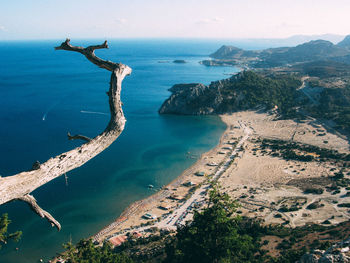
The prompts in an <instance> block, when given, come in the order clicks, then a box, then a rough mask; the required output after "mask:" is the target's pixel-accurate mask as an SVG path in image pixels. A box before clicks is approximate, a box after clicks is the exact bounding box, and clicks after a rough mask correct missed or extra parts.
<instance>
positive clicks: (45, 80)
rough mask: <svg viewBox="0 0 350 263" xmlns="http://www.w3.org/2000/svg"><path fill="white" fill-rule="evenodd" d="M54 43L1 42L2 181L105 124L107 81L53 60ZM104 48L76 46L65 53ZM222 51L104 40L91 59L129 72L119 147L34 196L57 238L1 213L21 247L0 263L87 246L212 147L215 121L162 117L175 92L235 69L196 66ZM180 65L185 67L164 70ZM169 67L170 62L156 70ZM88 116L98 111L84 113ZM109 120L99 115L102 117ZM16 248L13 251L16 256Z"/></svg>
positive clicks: (189, 43)
mask: <svg viewBox="0 0 350 263" xmlns="http://www.w3.org/2000/svg"><path fill="white" fill-rule="evenodd" d="M60 42H61V41H41V42H0V175H1V176H9V175H12V174H15V173H17V172H20V171H23V170H27V169H30V168H31V166H32V164H33V162H34V161H36V160H39V161H40V162H44V161H45V160H47V159H48V158H50V157H51V156H54V155H57V154H59V153H61V152H64V151H67V150H69V149H72V148H74V147H75V146H76V145H77V144H78V142H71V141H68V140H67V137H66V134H67V132H68V131H69V132H71V133H72V134H76V133H79V134H84V135H87V136H90V137H94V136H95V135H97V134H98V133H100V132H101V131H102V130H103V129H104V128H105V126H106V124H107V123H108V121H109V116H108V115H106V114H108V102H107V99H108V97H107V96H106V94H105V91H107V90H108V83H109V78H110V74H109V72H108V71H106V70H103V69H99V68H97V67H96V66H95V65H93V64H91V63H90V62H88V61H87V60H86V58H84V57H83V56H82V55H81V54H78V53H75V52H67V51H54V49H53V47H54V46H57V45H59V44H60ZM100 42H101V43H102V41H101V40H96V41H92V40H90V41H77V42H75V43H74V41H73V42H72V44H79V45H87V44H90V43H91V44H96V43H100ZM222 44H223V43H220V42H215V41H203V40H202V41H195V40H186V41H185V40H121V41H117V40H114V41H110V43H109V45H110V49H108V50H98V51H97V52H96V54H97V55H98V56H100V57H103V58H105V59H109V60H112V61H115V62H122V63H124V64H127V65H129V66H130V67H131V68H132V69H133V72H132V75H131V76H128V77H126V79H125V80H124V82H123V90H122V100H123V103H124V112H125V116H126V118H127V123H126V128H125V130H124V132H123V133H122V135H121V136H120V137H119V138H118V139H117V141H116V142H115V143H114V144H113V145H112V146H111V147H110V148H108V149H107V150H106V151H104V152H103V153H101V154H100V155H99V156H97V157H96V158H94V159H93V160H91V161H89V162H88V163H87V164H85V165H84V166H83V167H81V168H79V169H76V170H74V171H72V172H70V173H68V177H69V179H68V182H69V185H68V186H66V185H65V180H64V178H63V177H60V178H57V179H56V180H54V181H52V182H50V183H48V184H46V185H45V186H43V187H41V188H39V189H37V190H36V191H35V192H34V193H33V195H34V196H35V197H36V199H37V200H38V203H39V205H40V206H41V207H43V208H44V209H46V210H48V211H49V212H50V213H52V214H53V216H54V217H55V218H56V219H58V220H59V221H60V222H61V224H62V230H61V231H60V232H57V230H56V229H54V228H51V227H50V225H49V223H48V222H47V221H46V220H44V219H41V218H40V217H39V216H37V215H36V214H34V213H33V212H32V211H30V209H29V207H27V205H26V204H24V203H21V202H19V201H16V202H12V203H9V204H5V205H3V206H1V207H0V214H2V213H5V212H7V213H9V216H10V218H11V219H12V221H13V222H12V224H11V226H10V231H11V230H17V229H20V230H22V231H23V237H22V240H21V241H20V242H19V243H10V244H8V245H7V246H6V247H5V248H3V249H2V250H0V262H1V263H19V262H20V263H26V262H37V261H38V259H39V258H44V259H49V258H50V257H51V256H54V255H55V253H56V252H58V251H61V250H62V247H61V244H62V243H64V242H67V241H69V240H70V238H71V239H72V240H73V242H76V241H78V240H79V239H81V238H84V237H88V236H90V235H92V234H94V233H96V232H98V230H100V229H101V228H103V227H104V226H105V225H107V224H109V223H110V222H111V221H113V220H114V219H115V218H117V216H118V215H119V214H120V213H121V212H122V210H123V209H124V208H125V207H126V206H128V205H129V204H130V203H131V202H133V201H135V200H138V199H141V198H144V197H146V196H148V195H150V194H152V192H151V191H150V190H148V189H147V185H148V184H153V185H155V186H156V187H159V186H162V185H164V184H167V183H169V182H170V181H171V180H173V179H174V178H176V177H177V176H178V175H180V174H181V172H182V171H183V170H184V169H186V168H188V167H189V166H190V165H191V164H192V163H193V162H194V161H195V160H193V159H189V158H187V152H191V153H193V154H200V153H203V152H205V151H207V150H209V149H210V148H212V147H213V146H214V145H216V144H217V143H218V141H219V137H220V135H221V133H222V132H223V131H224V129H225V125H224V124H223V123H222V122H221V121H220V120H219V118H218V117H215V116H206V117H203V116H202V117H190V116H160V115H158V113H157V110H158V108H159V107H160V106H161V104H162V102H163V101H164V100H165V99H166V98H167V97H168V96H169V94H170V93H169V91H168V90H167V89H168V88H170V87H171V86H172V85H173V84H176V83H189V82H201V83H204V84H209V83H210V81H213V80H218V79H223V78H226V77H228V76H226V75H224V73H232V72H235V71H237V69H234V68H232V67H231V68H225V67H205V66H202V65H200V64H199V63H198V61H200V60H202V59H205V58H206V56H207V54H209V53H211V52H213V51H214V50H216V49H217V48H218V47H220V45H222ZM174 59H184V60H186V61H187V62H188V63H186V64H174V63H171V61H173V60H174ZM166 60H169V61H170V63H158V61H166ZM87 112H98V113H103V114H96V113H87ZM104 113H106V114H104ZM15 247H18V248H19V251H18V252H17V251H15V249H14V248H15Z"/></svg>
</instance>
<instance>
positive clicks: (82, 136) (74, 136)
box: [67, 132, 91, 142]
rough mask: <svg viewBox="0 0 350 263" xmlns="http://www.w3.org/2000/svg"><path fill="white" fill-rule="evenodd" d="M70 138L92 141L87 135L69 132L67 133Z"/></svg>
mask: <svg viewBox="0 0 350 263" xmlns="http://www.w3.org/2000/svg"><path fill="white" fill-rule="evenodd" d="M67 136H68V140H83V141H87V142H89V141H91V139H90V138H89V137H87V136H84V135H80V134H76V135H73V136H72V135H71V134H70V133H69V132H68V133H67Z"/></svg>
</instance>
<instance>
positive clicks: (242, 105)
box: [220, 71, 301, 117]
mask: <svg viewBox="0 0 350 263" xmlns="http://www.w3.org/2000/svg"><path fill="white" fill-rule="evenodd" d="M233 78H234V79H232V80H235V81H230V82H227V83H226V85H224V88H223V89H222V90H220V92H221V94H222V95H223V98H224V100H225V99H226V100H227V101H226V102H225V103H222V106H221V109H220V111H222V112H229V111H232V110H239V109H248V108H253V107H256V106H259V105H264V106H266V107H267V108H273V107H274V106H277V107H278V110H279V111H280V113H282V114H283V115H284V116H285V117H294V116H295V114H296V113H295V110H294V107H295V106H297V100H296V98H297V93H298V92H297V90H296V89H297V88H298V87H299V86H300V85H301V81H300V79H298V78H296V77H294V76H292V75H273V76H270V77H268V76H263V75H261V74H257V73H255V72H253V71H244V72H242V73H240V75H239V77H238V78H236V77H233ZM237 93H238V94H239V93H241V97H242V99H240V100H238V99H237V96H235V94H237ZM228 98H232V99H231V101H230V99H228Z"/></svg>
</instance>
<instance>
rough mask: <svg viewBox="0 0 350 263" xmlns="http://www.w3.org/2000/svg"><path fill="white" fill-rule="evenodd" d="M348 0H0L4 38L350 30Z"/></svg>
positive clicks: (228, 35)
mask: <svg viewBox="0 0 350 263" xmlns="http://www.w3.org/2000/svg"><path fill="white" fill-rule="evenodd" d="M349 14H350V0H0V40H12V39H57V38H66V37H70V38H168V37H171V38H285V37H289V36H292V35H319V34H326V33H331V34H338V35H347V34H350V22H349V19H348V17H349Z"/></svg>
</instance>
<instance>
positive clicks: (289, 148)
mask: <svg viewBox="0 0 350 263" xmlns="http://www.w3.org/2000/svg"><path fill="white" fill-rule="evenodd" d="M257 142H260V144H261V149H262V150H265V151H266V149H270V150H271V151H272V153H273V154H274V156H279V157H282V158H283V159H285V160H296V161H302V162H310V161H314V160H316V161H319V162H324V161H336V162H338V163H342V165H343V166H344V167H347V166H350V163H349V162H350V154H346V153H339V152H338V151H336V150H331V149H326V148H321V147H318V146H314V145H310V144H302V143H297V142H294V141H284V140H274V139H262V140H257ZM311 153H312V155H310V154H311ZM337 179H338V178H337Z"/></svg>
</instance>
